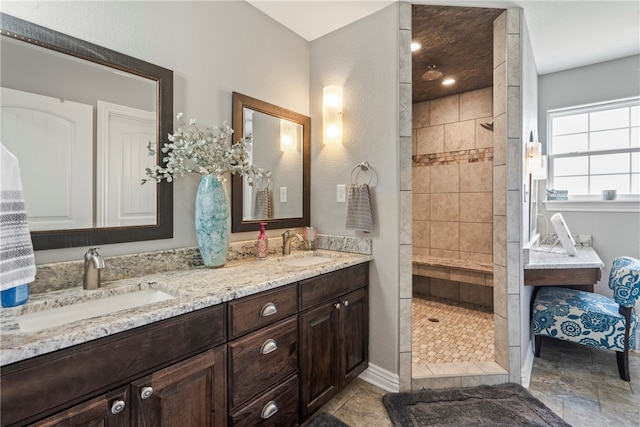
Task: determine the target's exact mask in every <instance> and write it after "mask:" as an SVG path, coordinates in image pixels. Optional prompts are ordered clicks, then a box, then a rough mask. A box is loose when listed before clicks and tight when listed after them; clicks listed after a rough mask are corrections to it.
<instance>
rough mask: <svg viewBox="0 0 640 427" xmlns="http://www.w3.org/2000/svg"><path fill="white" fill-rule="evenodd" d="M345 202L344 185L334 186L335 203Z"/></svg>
mask: <svg viewBox="0 0 640 427" xmlns="http://www.w3.org/2000/svg"><path fill="white" fill-rule="evenodd" d="M346 201H347V186H346V184H338V185H337V186H336V202H339V203H344V202H346Z"/></svg>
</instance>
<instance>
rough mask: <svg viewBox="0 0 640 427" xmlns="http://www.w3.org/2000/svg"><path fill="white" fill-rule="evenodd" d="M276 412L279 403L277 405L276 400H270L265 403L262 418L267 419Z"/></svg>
mask: <svg viewBox="0 0 640 427" xmlns="http://www.w3.org/2000/svg"><path fill="white" fill-rule="evenodd" d="M276 412H278V405H276V402H274V401H273V400H270V401H268V402H267V404H266V405H264V408H262V412H261V413H260V416H261V417H262V419H265V420H266V419H267V418H269V417H271V416H272V415H273V414H275V413H276Z"/></svg>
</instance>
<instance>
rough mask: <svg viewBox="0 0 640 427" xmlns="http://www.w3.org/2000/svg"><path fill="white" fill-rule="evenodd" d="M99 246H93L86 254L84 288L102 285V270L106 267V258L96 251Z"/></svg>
mask: <svg viewBox="0 0 640 427" xmlns="http://www.w3.org/2000/svg"><path fill="white" fill-rule="evenodd" d="M96 249H98V248H94V247H91V248H89V250H88V251H87V253H86V254H84V279H83V280H82V287H83V288H84V289H98V288H99V287H100V270H102V269H103V268H105V263H104V258H102V256H101V255H100V254H99V253H98V252H97V251H96Z"/></svg>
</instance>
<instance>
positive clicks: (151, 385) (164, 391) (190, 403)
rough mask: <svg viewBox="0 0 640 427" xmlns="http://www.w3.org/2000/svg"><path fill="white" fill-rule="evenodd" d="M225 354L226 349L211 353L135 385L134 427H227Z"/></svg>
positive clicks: (133, 392)
mask: <svg viewBox="0 0 640 427" xmlns="http://www.w3.org/2000/svg"><path fill="white" fill-rule="evenodd" d="M225 354H226V348H225V347H224V346H222V347H218V348H216V349H214V350H208V351H206V352H204V353H201V354H199V355H197V356H194V357H192V358H190V359H187V360H185V361H183V362H179V363H176V364H175V365H172V366H169V367H168V368H165V369H162V370H160V371H157V372H154V373H153V374H151V375H148V376H146V377H144V378H141V379H140V380H137V381H135V382H133V383H132V384H131V392H132V395H131V401H132V416H131V418H132V425H134V426H153V427H158V426H166V427H173V426H181V427H204V426H213V425H223V424H225V423H226V407H225V406H226V399H225V396H226V394H225V392H224V388H225V385H226V363H225V362H226V357H225ZM223 399H225V400H223ZM214 410H215V414H214ZM214 416H215V418H216V419H215V422H214Z"/></svg>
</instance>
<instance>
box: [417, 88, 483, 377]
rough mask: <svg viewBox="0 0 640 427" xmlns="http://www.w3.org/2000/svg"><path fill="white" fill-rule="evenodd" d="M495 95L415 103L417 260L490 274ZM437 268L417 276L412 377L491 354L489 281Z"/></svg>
mask: <svg viewBox="0 0 640 427" xmlns="http://www.w3.org/2000/svg"><path fill="white" fill-rule="evenodd" d="M492 97H493V88H492V87H487V88H483V89H479V90H474V91H471V92H466V93H462V94H458V95H452V96H448V97H444V98H439V99H435V100H431V101H426V102H422V103H418V104H414V105H413V154H414V157H413V187H412V188H413V255H414V259H416V258H418V257H429V258H430V259H433V258H439V259H446V260H448V261H447V264H450V265H455V264H456V262H457V261H464V264H466V265H467V266H468V265H469V264H471V265H478V266H480V267H482V268H488V269H489V270H490V271H491V266H492V264H493V191H492V190H493V134H492V131H491V130H490V128H491V125H492V121H493V108H492V101H493V98H492ZM488 128H489V129H488ZM451 271H452V273H451V277H453V271H454V270H451ZM437 272H438V268H437V267H433V268H432V272H430V273H429V274H425V275H415V276H414V279H413V292H414V302H413V334H412V335H413V355H412V361H413V366H414V369H413V371H414V377H415V376H417V377H420V376H422V374H424V375H426V376H429V375H438V374H443V373H445V374H446V373H450V372H449V371H447V372H444V371H442V369H443V365H442V364H453V365H457V366H454V367H453V369H454V370H457V371H460V370H461V369H462V370H463V371H464V362H474V363H476V364H477V363H480V364H483V363H484V362H492V361H493V357H494V354H493V334H494V332H493V288H492V287H491V286H490V285H491V284H492V283H491V282H488V283H485V282H484V281H483V282H482V284H481V285H480V284H477V283H468V282H465V281H458V280H451V279H450V278H447V279H445V278H443V277H442V276H440V275H439V274H432V273H437ZM473 274H474V273H470V272H468V275H469V276H470V277H471V276H472V275H473ZM476 274H479V275H482V273H476ZM428 276H431V277H428ZM436 276H440V277H436ZM457 276H460V275H459V274H458V275H457ZM490 277H492V276H490ZM471 282H473V281H471ZM487 285H488V286H487ZM470 303H473V304H470ZM460 325H464V326H463V327H462V329H460ZM456 328H457V329H456ZM456 341H457V342H456ZM460 363H463V364H462V365H460ZM487 365H489V364H488V363H487ZM446 369H447V368H445V370H446ZM449 369H451V368H449Z"/></svg>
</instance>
